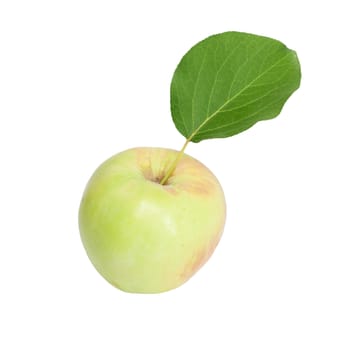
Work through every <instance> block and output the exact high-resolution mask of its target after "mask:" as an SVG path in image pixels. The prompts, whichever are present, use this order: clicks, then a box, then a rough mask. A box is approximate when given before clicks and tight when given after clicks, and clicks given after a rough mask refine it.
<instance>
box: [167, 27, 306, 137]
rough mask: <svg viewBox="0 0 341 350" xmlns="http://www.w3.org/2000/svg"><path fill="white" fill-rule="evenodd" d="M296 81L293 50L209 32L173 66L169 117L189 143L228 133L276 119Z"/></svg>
mask: <svg viewBox="0 0 341 350" xmlns="http://www.w3.org/2000/svg"><path fill="white" fill-rule="evenodd" d="M300 79H301V73H300V64H299V61H298V58H297V56H296V53H295V51H292V50H290V49H288V48H287V47H286V46H285V45H284V44H282V43H281V42H279V41H277V40H274V39H270V38H266V37H262V36H257V35H253V34H246V33H239V32H226V33H222V34H217V35H213V36H211V37H208V38H207V39H205V40H203V41H201V42H199V43H198V44H197V45H195V46H194V47H192V48H191V49H190V50H189V51H188V52H187V53H186V55H185V56H184V57H183V58H182V60H181V61H180V63H179V65H178V67H177V68H176V70H175V73H174V76H173V79H172V84H171V111H172V117H173V121H174V123H175V126H176V127H177V129H178V130H179V131H180V133H181V134H182V135H183V136H185V137H186V138H187V139H188V140H189V141H193V142H200V141H202V140H204V139H210V138H218V137H228V136H232V135H235V134H238V133H240V132H242V131H244V130H246V129H248V128H250V127H251V126H252V125H254V124H255V123H257V122H258V121H260V120H265V119H271V118H274V117H276V116H277V115H278V114H279V113H280V111H281V109H282V107H283V105H284V103H285V102H286V100H287V99H288V98H289V97H290V95H291V94H292V93H293V92H294V91H295V90H296V89H298V87H299V85H300Z"/></svg>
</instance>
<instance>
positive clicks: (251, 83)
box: [187, 51, 292, 141]
mask: <svg viewBox="0 0 341 350" xmlns="http://www.w3.org/2000/svg"><path fill="white" fill-rule="evenodd" d="M291 54H292V51H289V52H288V53H287V54H285V55H284V56H283V57H282V58H281V59H279V60H278V61H276V62H275V63H274V64H273V65H271V66H270V67H269V68H267V69H266V70H265V71H264V72H263V73H262V74H260V75H259V76H258V77H256V78H255V79H253V80H252V81H251V82H250V83H249V84H247V85H246V86H245V87H244V88H242V89H241V90H240V91H238V92H237V93H236V94H235V95H234V96H232V97H231V98H230V99H228V100H227V101H226V102H225V103H223V104H222V105H221V106H220V107H219V108H218V109H217V110H216V111H215V112H214V113H212V114H211V115H210V116H209V117H207V118H206V119H205V120H204V121H203V122H202V123H201V124H200V125H199V126H198V127H197V128H196V129H195V130H194V131H193V133H192V134H191V135H190V137H189V138H188V139H187V140H189V141H191V140H192V139H193V137H194V136H195V135H196V134H197V133H198V132H199V131H200V129H201V128H202V127H203V126H205V124H207V123H208V122H209V121H210V120H211V119H212V118H214V117H215V116H216V115H217V114H218V113H220V112H221V110H222V109H223V108H225V107H226V106H227V105H228V104H229V103H231V102H232V101H233V100H235V99H236V98H237V97H238V96H240V95H241V94H242V93H243V92H244V91H245V90H246V89H248V88H249V87H250V86H251V85H253V84H254V83H255V82H256V81H257V80H259V79H260V78H261V77H263V76H264V75H265V74H266V73H268V72H269V71H270V70H271V69H273V68H274V67H275V66H277V65H278V64H279V63H280V62H281V61H283V60H284V59H285V58H286V57H288V56H289V55H291Z"/></svg>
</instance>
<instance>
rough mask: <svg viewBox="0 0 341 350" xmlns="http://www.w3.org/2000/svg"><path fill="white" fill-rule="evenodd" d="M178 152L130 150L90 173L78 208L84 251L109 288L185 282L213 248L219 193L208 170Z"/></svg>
mask: <svg viewBox="0 0 341 350" xmlns="http://www.w3.org/2000/svg"><path fill="white" fill-rule="evenodd" d="M177 156H178V152H177V151H174V150H170V149H163V148H133V149H129V150H126V151H124V152H121V153H119V154H117V155H115V156H113V157H112V158H110V159H108V160H107V161H105V162H104V163H103V164H102V165H100V166H99V168H98V169H97V170H96V171H95V173H94V174H93V176H92V177H91V179H90V180H89V182H88V184H87V186H86V189H85V191H84V194H83V197H82V201H81V204H80V208H79V228H80V233H81V239H82V242H83V244H84V247H85V250H86V252H87V254H88V256H89V258H90V260H91V262H92V263H93V265H94V266H95V268H96V269H97V270H98V272H99V273H100V274H101V275H102V276H103V277H104V278H105V279H106V280H107V281H108V282H109V283H111V284H112V285H114V286H116V287H117V288H119V289H121V290H123V291H126V292H134V293H160V292H165V291H168V290H171V289H174V288H176V287H178V286H180V285H181V284H183V283H184V282H186V281H187V280H188V279H189V278H190V277H191V276H193V274H194V273H195V272H196V271H197V270H198V269H199V268H200V267H201V266H202V265H203V264H204V263H205V262H206V261H207V260H208V258H209V257H210V256H211V254H212V253H213V251H214V249H215V247H216V245H217V243H218V242H219V239H220V237H221V234H222V232H223V228H224V224H225V212H226V208H225V198H224V193H223V190H222V188H221V186H220V184H219V182H218V180H217V179H216V177H215V176H214V175H213V173H212V172H211V171H210V170H209V169H208V168H207V167H205V166H204V165H203V164H202V163H200V162H199V161H197V160H196V159H194V158H192V157H190V156H188V155H186V154H183V156H182V157H181V159H180V161H179V162H178V164H177V167H176V169H175V170H174V172H173V173H172V175H171V176H170V177H169V179H168V180H167V182H166V183H165V184H164V185H161V184H160V182H161V179H162V178H163V177H164V175H165V173H166V170H167V169H168V168H169V166H170V164H172V163H173V162H174V160H175V159H176V157H177Z"/></svg>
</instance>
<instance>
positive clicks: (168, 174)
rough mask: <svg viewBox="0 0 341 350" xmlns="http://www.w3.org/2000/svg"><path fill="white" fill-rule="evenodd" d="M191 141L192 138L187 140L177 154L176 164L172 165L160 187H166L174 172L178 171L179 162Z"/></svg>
mask: <svg viewBox="0 0 341 350" xmlns="http://www.w3.org/2000/svg"><path fill="white" fill-rule="evenodd" d="M190 141H191V138H188V139H186V142H185V143H184V145H183V146H182V148H181V150H180V151H179V153H178V154H177V156H176V158H175V160H174V162H173V163H172V165H171V166H170V168H169V169H168V171H167V172H166V175H165V176H164V177H163V179H162V180H161V182H160V185H165V184H166V183H167V181H168V179H169V178H170V177H171V175H172V174H173V172H174V170H175V169H176V167H177V165H178V163H179V161H180V160H181V158H182V156H183V155H184V153H185V149H186V147H187V145H188V144H189V142H190Z"/></svg>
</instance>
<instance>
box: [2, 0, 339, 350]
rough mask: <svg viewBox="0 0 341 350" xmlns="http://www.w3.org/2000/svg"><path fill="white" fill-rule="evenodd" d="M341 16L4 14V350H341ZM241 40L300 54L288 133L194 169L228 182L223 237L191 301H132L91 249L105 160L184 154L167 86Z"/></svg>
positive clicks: (285, 126) (230, 7)
mask: <svg viewBox="0 0 341 350" xmlns="http://www.w3.org/2000/svg"><path fill="white" fill-rule="evenodd" d="M337 4H338V1H331V0H325V1H318V2H317V1H309V2H306V1H299V0H295V1H261V0H258V1H251V0H249V1H233V2H232V1H214V0H210V1H184V0H182V1H176V0H172V1H168V2H165V1H137V0H136V1H117V2H115V1H86V0H82V1H76V0H59V1H37V0H32V1H15V0H8V1H6V0H2V1H1V2H0V152H1V162H0V164H1V172H0V179H1V182H0V207H1V208H0V235H1V236H0V260H1V261H0V269H1V272H0V284H1V287H0V323H1V325H0V348H1V349H4V350H12V349H20V350H21V349H52V350H53V349H120V350H125V349H152V350H153V349H158V350H159V349H163V350H167V349H198V348H199V349H231V350H240V349H243V350H244V349H245V350H250V349H262V350H267V349H269V350H270V349H271V350H273V349H291V350H293V349H299V350H301V349H309V350H312V349H328V350H334V349H335V350H336V349H338V350H339V349H341V223H340V221H341V215H340V209H341V199H340V198H341V186H340V180H341V171H340V158H341V157H340V149H341V141H340V139H341V138H340V133H341V129H340V119H341V112H340V96H341V95H340V92H341V90H340V78H341V74H340V73H341V71H340V62H341V51H340V37H339V35H338V34H337V30H338V29H340V27H341V25H340V12H339V10H338V9H337V7H336V6H337ZM228 30H237V31H245V32H251V33H254V34H260V35H266V36H270V37H273V38H276V39H279V40H281V41H282V42H284V43H285V44H286V45H287V46H288V47H290V48H292V49H294V50H296V51H297V53H298V55H299V58H300V61H301V65H302V74H303V78H302V84H301V88H300V89H299V90H298V91H297V92H296V93H295V94H294V95H293V96H292V97H291V99H290V100H289V101H288V103H287V104H286V106H285V107H284V109H283V111H282V113H281V115H280V116H279V117H278V118H276V119H274V120H271V121H266V122H261V123H259V124H257V125H256V126H254V127H253V128H252V129H250V130H249V131H246V132H244V133H242V134H240V135H237V136H235V137H232V138H229V139H223V140H210V141H204V142H202V143H199V144H191V145H190V146H189V147H188V149H187V153H189V154H191V155H192V156H194V157H196V158H198V159H199V160H201V161H202V162H203V163H205V164H206V165H207V166H208V167H209V168H210V169H211V170H212V171H213V172H214V173H215V174H216V176H217V177H218V178H219V180H220V182H221V184H222V186H223V187H224V191H225V194H226V198H227V204H228V212H227V223H226V228H225V233H224V236H223V239H222V241H221V242H220V244H219V246H218V248H217V250H216V252H215V254H214V255H213V257H212V258H211V260H210V261H209V262H208V263H207V264H206V265H205V266H204V268H202V269H201V270H200V272H199V273H197V274H196V275H195V276H194V277H193V278H192V279H191V280H190V281H189V282H188V283H186V284H185V285H184V286H182V287H181V288H178V289H176V290H174V291H171V292H168V293H164V294H159V295H137V294H127V293H123V292H121V291H119V290H117V289H115V288H114V287H112V286H110V285H109V284H108V283H107V282H106V281H105V280H104V279H102V277H101V276H100V275H99V274H98V273H97V272H96V271H95V269H94V268H93V267H92V265H91V263H90V262H89V260H88V258H87V256H86V254H85V251H84V249H83V246H82V244H81V241H80V238H79V233H78V224H77V211H78V205H79V201H80V198H81V194H82V191H83V189H84V186H85V184H86V182H87V180H88V178H89V177H90V175H91V174H92V172H93V171H94V170H95V168H96V167H97V166H98V165H99V164H100V163H101V162H102V161H103V160H105V159H106V158H108V157H109V156H111V155H113V154H115V153H117V152H119V151H122V150H124V149H127V148H131V147H135V146H161V147H170V148H175V149H179V148H180V147H181V146H182V144H183V137H182V136H181V135H180V134H179V133H178V132H177V130H176V129H175V127H174V126H173V123H172V120H171V116H170V109H169V84H170V81H171V77H172V74H173V71H174V69H175V67H176V65H177V63H178V62H179V60H180V58H181V57H182V55H183V54H185V52H186V51H187V50H188V49H189V48H190V47H191V46H192V45H194V44H195V43H196V42H198V41H199V40H201V39H203V38H205V37H207V36H209V35H211V34H215V33H219V32H223V31H228Z"/></svg>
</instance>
